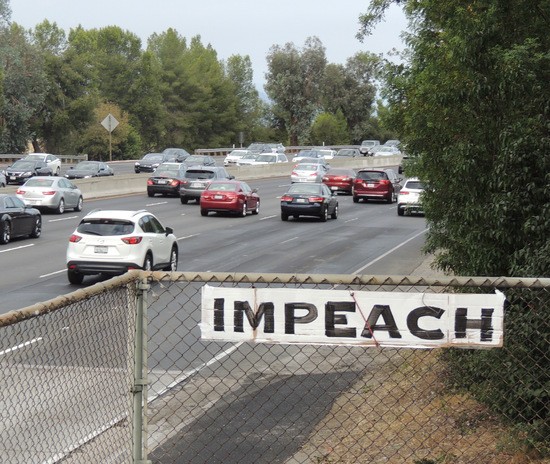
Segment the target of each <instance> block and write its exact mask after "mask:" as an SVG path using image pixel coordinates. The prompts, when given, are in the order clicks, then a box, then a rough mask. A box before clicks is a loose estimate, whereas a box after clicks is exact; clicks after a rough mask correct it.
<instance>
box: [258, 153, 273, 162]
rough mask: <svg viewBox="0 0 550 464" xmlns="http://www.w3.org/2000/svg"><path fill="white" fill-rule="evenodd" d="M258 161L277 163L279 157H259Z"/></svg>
mask: <svg viewBox="0 0 550 464" xmlns="http://www.w3.org/2000/svg"><path fill="white" fill-rule="evenodd" d="M256 161H260V162H263V163H275V162H276V161H277V157H276V156H275V155H259V156H258V157H257V158H256Z"/></svg>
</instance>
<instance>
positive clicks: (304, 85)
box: [265, 37, 327, 145]
mask: <svg viewBox="0 0 550 464" xmlns="http://www.w3.org/2000/svg"><path fill="white" fill-rule="evenodd" d="M267 63H268V72H267V74H266V84H265V90H266V92H267V94H268V96H269V97H270V98H271V100H272V101H273V102H274V109H273V111H274V113H275V115H276V116H279V117H280V118H281V119H282V120H283V121H284V123H285V125H286V129H287V130H288V133H289V136H290V144H291V145H298V144H299V141H300V140H305V139H307V138H308V136H309V128H310V126H311V121H312V119H313V117H314V116H315V114H316V113H318V112H319V110H320V108H321V83H322V77H323V74H324V70H325V66H326V64H327V59H326V56H325V48H324V47H323V45H322V43H321V41H320V40H319V39H318V38H317V37H309V38H308V39H307V40H306V42H305V44H304V47H303V48H302V50H298V49H296V47H295V46H294V44H293V43H287V44H286V45H285V46H284V47H281V46H278V45H274V46H273V47H271V49H270V51H269V54H268V56H267Z"/></svg>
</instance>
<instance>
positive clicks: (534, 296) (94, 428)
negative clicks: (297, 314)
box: [0, 271, 550, 464]
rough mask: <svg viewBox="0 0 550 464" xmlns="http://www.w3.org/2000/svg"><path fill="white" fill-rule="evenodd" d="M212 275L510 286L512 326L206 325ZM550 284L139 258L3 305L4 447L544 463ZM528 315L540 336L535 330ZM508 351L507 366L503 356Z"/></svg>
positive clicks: (273, 458)
mask: <svg viewBox="0 0 550 464" xmlns="http://www.w3.org/2000/svg"><path fill="white" fill-rule="evenodd" d="M205 284H208V285H209V286H213V287H221V288H223V289H225V288H227V289H230V288H233V289H235V288H251V287H253V288H257V289H260V288H267V289H281V288H283V289H299V290H300V291H305V290H307V289H333V288H337V289H338V288H339V289H345V290H349V291H362V290H367V291H377V292H387V293H388V295H389V294H391V293H393V292H400V293H402V292H406V293H418V292H420V293H477V294H486V293H493V292H494V291H495V290H496V289H498V290H500V291H502V292H504V293H505V295H506V297H507V299H508V302H509V305H508V306H507V312H506V315H505V332H504V333H505V338H504V340H505V342H504V346H503V347H502V348H496V349H491V350H483V351H481V352H480V351H479V350H456V349H423V350H413V349H409V348H376V347H373V348H365V347H364V346H339V345H327V344H316V345H312V344H303V345H302V344H284V343H279V344H264V343H254V342H249V341H238V342H221V341H212V340H204V339H201V328H200V324H201V288H202V287H203V286H204V285H205ZM549 297H550V279H503V278H498V279H496V278H445V279H438V280H434V279H424V278H421V277H418V278H417V277H395V276H341V275H326V276H321V275H259V274H248V275H245V274H221V273H216V274H214V273H199V274H196V273H172V274H168V273H158V272H153V273H146V272H142V271H133V272H132V273H129V274H126V275H125V276H121V277H118V278H115V279H111V280H109V281H106V282H104V283H102V284H97V285H95V286H92V287H89V288H86V289H82V290H79V291H77V292H75V293H73V294H70V295H66V296H64V297H61V298H59V299H56V300H52V301H51V302H47V303H45V304H42V305H37V306H36V307H32V308H27V309H25V310H22V311H20V312H12V313H10V314H8V315H6V316H0V340H1V342H0V343H1V345H0V365H1V368H2V377H1V380H0V411H2V413H1V414H2V423H1V425H0V455H2V457H3V462H8V463H30V462H33V463H34V462H37V463H46V462H51V463H53V462H68V463H73V462H74V463H87V462H90V463H91V462H147V461H146V460H150V461H151V462H153V463H167V464H168V463H224V464H225V463H292V464H294V463H296V464H297V463H410V464H435V463H476V464H477V463H499V464H500V463H504V464H506V463H510V464H513V463H517V462H537V463H542V462H549V461H548V457H546V458H545V457H544V456H545V455H546V456H548V454H549V452H550V449H549V445H548V440H549V437H550V434H549V430H548V424H549V414H548V413H549V410H548V407H549V404H550V390H549V389H550V387H549V385H550V383H549V381H548V369H547V366H548V365H549V364H550V359H549V358H550V352H549V343H548V342H549V332H550V330H549V329H550V313H549V311H548V302H549V301H550V298H549ZM140 311H143V314H144V318H143V319H140V317H139V315H140ZM136 315H137V316H136ZM525 315H528V316H529V317H528V319H527V320H528V321H530V323H531V324H534V325H536V327H537V334H538V335H537V337H534V338H533V337H530V338H529V337H527V338H529V339H528V340H526V339H525V337H523V335H522V333H521V331H525V330H527V328H526V326H525V322H526V320H524V319H522V318H523V317H524V316H525ZM140 320H141V322H140ZM537 324H538V325H537ZM136 334H137V336H136ZM142 334H143V335H144V336H145V338H144V343H143V350H141V348H140V347H141V344H140V343H139V338H140V335H142ZM500 362H503V365H507V363H508V364H509V365H510V366H511V367H510V369H509V370H502V371H498V370H497V369H496V368H495V366H497V365H498V363H500ZM140 366H141V367H142V368H143V371H140V369H139V368H140ZM136 367H137V370H136ZM522 369H523V370H522ZM525 369H527V370H529V369H531V370H533V371H536V372H538V374H537V375H538V377H537V379H538V382H539V383H534V382H533V380H532V379H530V378H528V377H527V376H525V372H526V371H525ZM483 371H485V373H487V375H486V376H483V375H480V374H479V372H483ZM541 372H542V374H541V375H539V374H540V373H541ZM140 376H141V377H142V378H140ZM487 382H489V383H487ZM490 382H494V385H493V384H491V383H490ZM483 386H486V387H489V388H488V389H485V390H484V389H482V388H481V387H483ZM487 391H491V392H493V393H492V394H491V395H489V396H487ZM503 391H507V392H508V393H507V394H505V393H503ZM140 395H144V396H146V397H147V401H141V396H140ZM484 395H485V397H484ZM515 396H517V397H518V401H517V402H515V403H513V404H514V405H515V407H514V408H510V407H508V406H509V404H508V403H506V401H510V398H512V397H515ZM507 397H510V398H507ZM510 404H512V403H510ZM507 408H508V409H507ZM136 429H139V430H136ZM4 457H7V458H4Z"/></svg>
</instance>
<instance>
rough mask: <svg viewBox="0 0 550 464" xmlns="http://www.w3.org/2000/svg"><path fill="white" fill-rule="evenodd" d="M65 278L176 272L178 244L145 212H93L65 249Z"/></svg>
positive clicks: (77, 280) (76, 279)
mask: <svg viewBox="0 0 550 464" xmlns="http://www.w3.org/2000/svg"><path fill="white" fill-rule="evenodd" d="M66 261H67V278H68V279H69V282H70V283H71V284H75V285H78V284H81V283H82V281H83V280H84V276H85V275H93V274H107V275H117V274H124V273H125V272H127V271H129V270H131V269H144V270H146V271H152V270H164V271H176V270H177V267H178V242H177V239H176V236H175V235H174V233H173V230H172V229H171V228H170V227H164V226H163V225H162V224H161V223H160V221H159V220H158V219H157V218H156V216H155V215H153V214H151V213H150V212H148V211H145V210H140V211H118V210H107V211H101V210H95V211H92V212H90V213H88V214H87V215H86V216H84V218H83V219H82V220H81V221H80V224H78V227H77V228H76V230H75V231H74V232H73V234H72V235H71V236H70V238H69V244H68V245H67V260H66Z"/></svg>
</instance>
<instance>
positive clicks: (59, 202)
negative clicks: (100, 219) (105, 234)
mask: <svg viewBox="0 0 550 464" xmlns="http://www.w3.org/2000/svg"><path fill="white" fill-rule="evenodd" d="M15 194H16V195H17V197H18V198H20V199H21V200H22V201H23V202H24V203H25V204H26V205H30V206H32V207H34V208H36V209H39V210H42V209H48V210H53V211H55V212H56V213H58V214H62V213H64V212H65V210H67V209H73V210H74V211H82V204H83V198H82V192H81V191H80V189H79V188H78V187H77V186H76V185H75V184H73V183H72V182H71V181H70V180H68V179H65V178H64V177H45V176H37V177H32V178H30V179H29V180H28V181H27V182H25V183H24V184H23V185H22V186H21V187H19V188H18V189H17V191H16V192H15Z"/></svg>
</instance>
